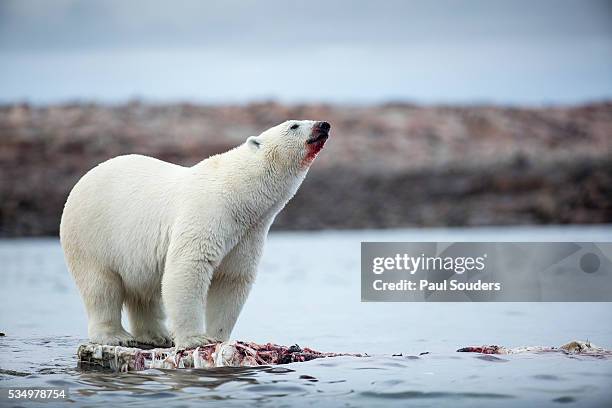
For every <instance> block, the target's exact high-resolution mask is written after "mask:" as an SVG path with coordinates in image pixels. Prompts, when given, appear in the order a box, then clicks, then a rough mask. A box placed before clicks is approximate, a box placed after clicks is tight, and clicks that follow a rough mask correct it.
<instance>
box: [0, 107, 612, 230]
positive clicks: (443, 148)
mask: <svg viewBox="0 0 612 408" xmlns="http://www.w3.org/2000/svg"><path fill="white" fill-rule="evenodd" d="M287 119H317V120H319V119H320V120H327V121H329V122H330V123H331V124H332V136H331V138H330V140H329V142H328V144H327V145H326V148H325V149H324V150H323V152H322V153H321V154H320V156H319V158H318V159H317V161H316V162H315V163H314V165H313V167H312V169H311V171H310V174H309V175H308V177H307V178H306V181H305V182H304V184H303V186H302V188H301V189H300V191H299V192H298V194H297V195H296V197H295V198H294V199H293V200H292V201H291V202H290V204H289V205H288V206H287V208H286V209H285V210H284V211H283V212H282V213H281V214H280V215H279V216H278V218H277V221H276V222H275V224H274V227H273V228H276V229H283V230H295V229H326V228H334V229H344V228H401V227H414V226H473V225H520V224H591V223H610V222H612V199H611V197H612V102H604V103H595V104H588V105H581V106H575V107H551V108H537V109H536V108H525V109H523V108H505V107H496V106H470V107H460V106H457V107H453V106H440V107H421V106H415V105H410V104H386V105H378V106H359V107H354V106H352V107H349V106H339V105H291V106H285V105H280V104H276V103H257V104H249V105H239V106H238V105H236V106H198V105H190V104H178V105H167V106H161V105H147V104H141V103H130V104H126V105H121V106H102V105H95V104H72V105H58V106H48V107H30V106H28V105H23V104H19V105H4V106H2V107H0V236H4V237H14V236H44V235H56V234H57V231H58V226H59V218H60V215H61V211H62V207H63V203H64V201H65V199H66V196H67V194H68V192H69V191H70V189H71V188H72V186H73V185H74V183H76V181H77V180H78V179H79V178H80V177H81V176H82V175H83V174H84V173H85V172H86V171H87V170H89V169H90V168H92V167H93V166H95V165H96V164H97V163H99V162H102V161H104V160H106V159H108V158H111V157H113V156H116V155H120V154H127V153H140V154H146V155H150V156H154V157H157V158H159V159H162V160H167V161H171V162H174V163H179V164H183V165H192V164H194V163H197V162H198V161H200V160H202V159H204V158H206V157H207V156H209V155H211V154H215V153H219V152H223V151H226V150H228V149H230V148H231V147H233V146H236V145H238V144H240V143H242V142H243V141H244V139H246V137H248V136H249V135H253V134H258V133H260V132H261V131H263V130H265V129H267V128H269V127H270V126H273V125H275V124H277V123H279V122H282V121H284V120H287Z"/></svg>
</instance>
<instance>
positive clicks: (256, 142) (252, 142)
mask: <svg viewBox="0 0 612 408" xmlns="http://www.w3.org/2000/svg"><path fill="white" fill-rule="evenodd" d="M246 142H247V145H248V146H249V147H250V148H251V149H252V150H257V149H259V146H261V140H260V139H259V138H258V137H257V136H249V138H248V139H247V141H246Z"/></svg>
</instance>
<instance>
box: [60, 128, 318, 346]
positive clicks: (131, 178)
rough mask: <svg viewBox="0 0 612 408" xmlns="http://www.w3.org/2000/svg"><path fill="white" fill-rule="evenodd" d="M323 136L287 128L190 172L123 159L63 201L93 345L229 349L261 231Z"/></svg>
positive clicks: (95, 172)
mask: <svg viewBox="0 0 612 408" xmlns="http://www.w3.org/2000/svg"><path fill="white" fill-rule="evenodd" d="M329 131H330V125H329V123H327V122H321V121H311V120H300V121H298V120H290V121H287V122H284V123H281V124H280V125H278V126H275V127H273V128H271V129H268V130H266V131H265V132H263V133H261V134H260V135H259V136H250V137H249V138H247V139H246V142H245V143H243V144H242V145H240V146H238V147H236V148H234V149H232V150H230V151H228V152H226V153H223V154H219V155H215V156H212V157H209V158H208V159H206V160H203V161H201V162H200V163H198V164H196V165H194V166H193V167H182V166H178V165H175V164H171V163H167V162H164V161H161V160H157V159H154V158H151V157H146V156H141V155H127V156H119V157H115V158H113V159H110V160H108V161H106V162H104V163H102V164H100V165H98V166H97V167H95V168H94V169H92V170H90V171H89V172H88V173H87V174H85V175H84V176H83V177H82V178H81V179H80V180H79V182H78V183H77V184H76V185H75V186H74V188H73V189H72V191H71V192H70V195H69V196H68V200H67V201H66V205H65V207H64V211H63V214H62V220H61V224H60V240H61V244H62V249H63V251H64V256H65V259H66V263H67V265H68V268H69V269H70V272H71V273H72V275H73V277H74V279H75V281H76V285H77V287H78V289H79V291H80V293H81V296H82V298H83V301H84V303H85V308H86V310H87V315H88V334H89V339H90V341H91V342H93V343H100V344H109V345H128V346H129V345H135V344H137V343H145V344H151V345H154V346H169V345H171V344H172V341H174V344H175V345H176V347H177V348H193V347H197V346H200V345H204V344H208V343H211V342H215V341H225V340H227V339H228V338H229V336H230V333H231V331H232V329H233V327H234V324H235V323H236V319H237V318H238V315H239V313H240V311H241V309H242V306H243V304H244V302H245V300H246V298H247V296H248V294H249V291H250V288H251V285H252V283H253V280H254V279H255V275H256V273H257V264H258V262H259V259H260V257H261V254H262V249H263V245H264V241H265V239H266V236H267V233H268V229H269V228H270V225H271V224H272V222H273V220H274V217H275V216H276V214H278V212H279V211H280V210H281V209H282V208H283V207H284V206H285V204H286V203H287V202H288V201H289V200H290V199H291V197H293V195H294V194H295V192H296V191H297V189H298V187H299V186H300V184H301V183H302V181H303V180H304V177H305V176H306V173H307V172H308V169H309V167H310V165H311V163H312V161H313V160H314V158H315V157H316V155H317V153H319V151H320V150H321V149H322V148H323V145H324V144H325V142H326V140H327V138H328V136H329ZM124 305H125V306H126V309H127V312H128V318H129V322H130V328H131V333H128V332H127V331H126V330H124V328H123V326H122V324H121V310H122V307H123V306H124ZM166 316H167V317H168V321H169V324H170V331H168V330H167V329H166V326H165V319H166ZM170 333H172V335H171V334H170Z"/></svg>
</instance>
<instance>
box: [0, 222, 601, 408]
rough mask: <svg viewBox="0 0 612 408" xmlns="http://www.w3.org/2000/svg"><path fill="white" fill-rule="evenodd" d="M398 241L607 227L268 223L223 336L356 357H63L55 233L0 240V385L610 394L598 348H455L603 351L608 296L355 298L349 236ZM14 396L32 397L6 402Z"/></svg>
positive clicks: (178, 398)
mask: <svg viewBox="0 0 612 408" xmlns="http://www.w3.org/2000/svg"><path fill="white" fill-rule="evenodd" d="M404 240H412V241H414V240H417V241H480V242H483V241H600V242H601V241H605V242H610V241H612V227H611V226H595V227H518V228H477V229H410V230H390V231H343V232H298V233H293V232H292V233H288V232H282V233H281V232H273V233H271V234H270V237H269V240H268V243H267V246H266V249H265V253H264V258H263V260H262V262H261V265H260V268H259V276H258V278H257V281H256V284H255V286H254V287H253V291H252V293H251V295H250V297H249V299H248V301H247V303H246V305H245V307H244V309H243V312H242V314H241V316H240V318H239V320H238V323H237V325H236V328H235V330H234V332H233V333H232V337H233V338H235V339H240V340H247V341H255V342H258V343H266V342H274V343H278V344H285V345H292V344H299V345H300V346H307V347H311V348H314V349H316V350H320V351H331V352H355V353H367V354H368V355H369V357H363V358H356V357H338V358H332V359H321V360H314V361H310V362H306V363H294V364H289V365H283V366H275V367H256V368H227V367H226V368H218V369H193V370H174V371H173V370H148V371H143V372H135V373H113V372H109V371H100V370H92V369H79V368H77V360H76V355H75V354H76V350H77V346H78V345H79V344H80V343H82V342H85V341H86V328H87V320H86V316H85V311H84V308H83V306H82V302H81V299H80V298H79V294H78V292H77V289H76V287H75V285H74V283H73V281H72V278H71V277H70V274H69V273H68V271H67V270H66V266H65V264H64V261H63V257H62V252H61V248H60V246H59V242H58V240H57V239H51V238H49V239H11V240H0V302H1V304H0V305H1V308H0V331H1V332H4V333H5V334H6V336H5V337H0V389H8V388H24V387H45V388H66V389H68V391H69V397H68V399H69V400H70V401H73V402H76V403H77V404H79V405H88V406H101V407H102V406H107V405H109V404H122V405H123V406H135V407H137V406H146V405H150V404H152V403H155V404H163V405H164V406H167V407H175V406H176V407H178V406H188V405H196V404H202V403H204V402H205V403H206V404H208V405H215V406H224V407H225V406H244V405H251V406H264V407H265V406H271V407H272V406H273V407H276V406H315V407H322V406H323V407H324V406H334V407H336V406H347V407H351V406H355V407H357V406H364V407H372V406H389V405H397V406H406V405H407V404H412V405H417V406H436V407H437V406H444V405H447V406H466V407H468V406H469V407H472V406H533V405H537V406H559V404H564V403H569V404H570V405H573V406H602V405H605V404H606V403H610V401H612V388H611V387H610V384H612V360H609V359H598V358H591V357H568V356H564V355H562V354H557V353H547V354H517V355H499V356H490V355H478V354H466V353H457V352H456V350H457V349H458V348H461V347H464V346H468V345H483V344H498V345H503V346H508V347H515V346H527V345H530V346H531V345H533V346H535V345H545V346H558V345H561V344H563V343H565V342H567V341H569V340H573V339H579V340H590V341H591V342H593V343H594V344H596V345H600V346H604V347H606V348H612V304H610V303H362V302H361V301H360V264H359V263H360V252H359V251H360V242H361V241H404ZM4 395H6V394H4ZM9 404H10V403H9V401H8V400H6V399H3V400H2V401H0V406H8V405H9ZM28 404H39V403H27V402H26V403H24V402H23V401H22V402H20V403H19V405H28ZM45 404H52V405H40V406H53V405H61V404H62V403H60V402H57V401H55V402H48V403H45ZM73 405H74V404H73ZM36 406H38V405H36Z"/></svg>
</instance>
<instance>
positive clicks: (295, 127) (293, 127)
mask: <svg viewBox="0 0 612 408" xmlns="http://www.w3.org/2000/svg"><path fill="white" fill-rule="evenodd" d="M299 127H300V125H298V124H297V123H296V124H295V125H292V126H291V127H290V128H289V129H291V130H295V129H297V128H299Z"/></svg>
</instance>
